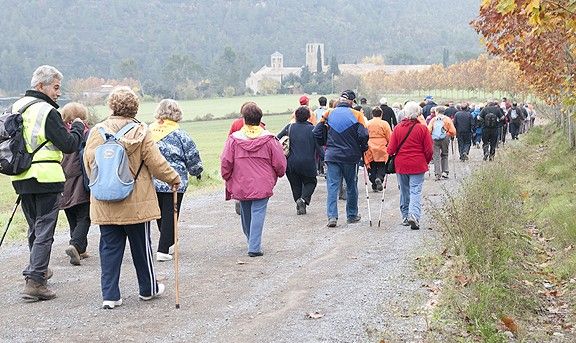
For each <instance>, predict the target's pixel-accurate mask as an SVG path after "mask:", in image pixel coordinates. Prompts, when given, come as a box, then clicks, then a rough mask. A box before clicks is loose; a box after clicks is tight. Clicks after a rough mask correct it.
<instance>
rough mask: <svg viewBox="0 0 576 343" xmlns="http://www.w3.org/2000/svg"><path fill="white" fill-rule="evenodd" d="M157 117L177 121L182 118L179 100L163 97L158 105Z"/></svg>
mask: <svg viewBox="0 0 576 343" xmlns="http://www.w3.org/2000/svg"><path fill="white" fill-rule="evenodd" d="M154 118H156V119H170V120H172V121H175V122H179V121H180V120H182V110H181V109H180V106H178V102H176V100H173V99H163V100H162V101H160V103H159V104H158V107H156V114H155V115H154Z"/></svg>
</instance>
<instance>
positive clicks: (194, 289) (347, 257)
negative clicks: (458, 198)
mask: <svg viewBox="0 0 576 343" xmlns="http://www.w3.org/2000/svg"><path fill="white" fill-rule="evenodd" d="M472 158H473V159H474V160H475V161H470V163H469V164H467V165H466V166H464V165H463V164H461V163H459V162H458V163H457V168H458V174H459V175H458V177H459V178H460V180H461V178H462V176H463V175H464V174H467V173H468V172H469V170H468V169H469V168H470V166H474V165H478V164H479V162H478V161H479V160H480V154H479V151H477V150H476V149H475V148H473V156H472ZM450 163H451V167H452V165H453V164H452V163H453V162H452V160H451V162H450ZM464 169H466V170H464ZM359 179H360V180H359V193H360V213H361V214H362V220H361V222H360V223H357V224H351V225H348V224H345V220H342V218H345V214H344V206H345V202H344V201H339V204H338V205H339V211H340V218H341V219H340V221H339V225H338V226H337V227H336V228H327V227H326V226H325V224H326V220H327V219H326V215H325V212H326V211H325V199H326V187H325V180H324V179H323V178H319V183H318V188H317V191H316V193H315V194H314V196H313V199H312V201H313V203H312V205H311V206H309V207H308V214H307V215H304V216H297V215H296V208H295V205H294V203H293V201H292V199H291V194H290V191H289V185H288V181H287V180H286V179H285V178H282V179H281V180H280V181H279V183H278V185H277V187H276V189H275V195H274V196H273V197H272V198H271V200H270V202H269V206H268V214H267V218H266V223H265V229H264V235H263V250H264V252H265V255H264V256H263V257H260V258H249V257H248V256H247V255H246V244H245V239H244V237H243V234H242V230H241V228H240V219H239V216H238V215H236V214H235V213H234V204H233V203H232V202H224V201H223V199H224V196H223V191H217V192H211V193H210V192H204V193H200V194H187V195H186V197H185V198H184V203H183V210H182V214H181V220H180V237H181V238H180V304H181V308H180V309H175V306H174V304H175V291H174V288H175V287H174V286H175V285H174V283H175V280H174V272H173V263H172V262H163V263H158V262H157V263H156V266H155V267H156V272H157V274H158V276H159V279H161V280H164V281H163V282H164V283H165V284H166V285H167V290H166V293H165V294H164V295H163V296H162V297H160V298H158V299H154V300H152V301H149V302H144V301H140V300H138V290H137V281H136V276H135V273H134V268H133V266H132V264H131V258H130V256H129V252H128V251H127V252H126V255H127V256H125V259H124V265H123V268H122V276H121V280H120V288H121V291H122V296H123V300H124V304H123V305H122V306H120V307H117V308H116V309H114V310H108V311H107V310H102V309H101V303H102V299H101V295H100V279H99V278H100V269H99V258H98V251H97V247H98V239H99V234H98V228H97V227H93V228H92V229H91V234H90V237H89V247H88V251H89V253H90V254H91V257H90V258H88V259H85V260H82V265H81V266H72V265H71V264H70V263H69V259H68V257H67V256H66V255H65V254H64V249H65V248H66V246H67V241H68V237H67V233H66V232H60V233H58V234H57V235H56V237H55V243H54V246H53V253H52V261H51V263H50V267H51V268H52V269H53V270H54V277H53V278H52V279H51V280H50V281H49V285H50V287H51V289H53V290H54V291H55V292H56V293H57V295H58V297H57V298H56V299H54V300H51V301H45V302H37V303H24V302H23V301H22V300H21V299H20V295H19V292H20V291H21V290H22V288H23V285H24V282H23V279H22V276H21V270H22V269H23V268H24V267H25V265H26V263H27V259H28V251H27V247H26V246H25V245H24V243H21V244H15V245H11V246H4V247H2V248H1V251H2V252H1V256H0V277H1V278H2V279H3V280H4V282H2V283H1V284H0V303H1V304H2V312H1V314H0V321H1V322H2V326H1V328H0V341H10V342H111V341H122V342H124V341H126V342H132V341H134V342H157V341H167V342H168V341H171V342H254V341H257V342H379V341H380V339H385V340H386V342H421V341H423V340H424V338H423V337H424V333H425V331H426V330H427V325H426V313H425V311H424V310H423V309H424V307H425V304H426V302H427V300H428V291H427V290H426V289H425V288H424V287H422V285H423V284H425V283H427V282H428V281H427V280H421V279H419V277H418V274H417V272H416V270H415V258H416V257H418V256H422V255H426V254H428V253H432V252H435V251H439V250H440V247H439V234H438V232H437V231H436V230H429V229H428V228H429V226H430V225H429V218H430V217H429V216H428V215H427V214H426V212H427V211H429V207H430V206H429V203H428V202H427V201H425V202H424V203H425V205H424V217H423V220H422V227H423V229H422V230H419V231H412V230H410V229H409V228H407V227H404V226H400V225H399V222H400V215H399V210H398V199H399V194H398V190H397V183H396V178H395V177H391V178H390V179H389V182H388V190H387V191H386V194H385V196H386V198H385V201H384V209H383V216H382V218H383V221H382V223H383V224H382V227H380V228H378V227H376V224H377V222H378V220H377V216H378V209H379V206H380V199H381V198H380V197H381V193H373V192H370V205H371V209H372V222H373V226H372V227H370V226H369V222H368V213H367V212H368V211H367V205H366V199H365V194H366V193H365V188H364V182H363V174H362V171H361V172H360V175H359ZM457 182H458V181H454V180H449V181H442V182H435V181H432V178H428V176H427V177H426V181H425V185H424V194H425V195H426V198H427V199H429V200H432V201H435V199H439V198H440V197H438V196H437V195H439V194H441V193H442V188H443V187H444V186H448V187H455V186H457ZM61 224H62V223H61ZM153 228H154V230H153V231H154V232H153V233H154V236H153V242H154V243H155V244H156V243H157V237H158V235H157V232H156V229H155V225H153ZM315 312H317V313H318V317H320V316H321V317H320V318H317V319H311V318H307V314H310V313H312V314H314V313H315Z"/></svg>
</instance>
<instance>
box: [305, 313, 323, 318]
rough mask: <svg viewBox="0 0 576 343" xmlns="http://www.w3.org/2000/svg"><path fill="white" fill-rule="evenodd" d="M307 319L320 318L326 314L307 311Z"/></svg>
mask: <svg viewBox="0 0 576 343" xmlns="http://www.w3.org/2000/svg"><path fill="white" fill-rule="evenodd" d="M305 317H306V319H320V318H322V317H324V315H323V314H322V313H320V312H318V311H315V312H309V313H306V316H305Z"/></svg>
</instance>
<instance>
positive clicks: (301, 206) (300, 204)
mask: <svg viewBox="0 0 576 343" xmlns="http://www.w3.org/2000/svg"><path fill="white" fill-rule="evenodd" d="M296 214H298V215H300V214H306V201H304V199H302V198H300V199H298V200H296Z"/></svg>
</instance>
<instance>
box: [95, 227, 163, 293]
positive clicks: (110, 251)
mask: <svg viewBox="0 0 576 343" xmlns="http://www.w3.org/2000/svg"><path fill="white" fill-rule="evenodd" d="M126 238H128V242H129V243H130V252H131V253H132V262H133V263H134V268H135V269H136V275H137V277H138V287H139V291H140V295H141V296H146V297H148V296H151V295H155V294H156V293H157V292H158V283H157V282H156V275H155V273H154V264H153V255H152V244H151V240H150V222H146V223H140V224H131V225H100V266H101V269H102V275H101V277H100V281H101V286H102V298H103V299H104V300H111V301H117V300H119V299H120V298H121V296H120V287H119V285H118V283H119V281H120V268H121V267H122V259H123V258H124V249H125V248H126Z"/></svg>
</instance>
